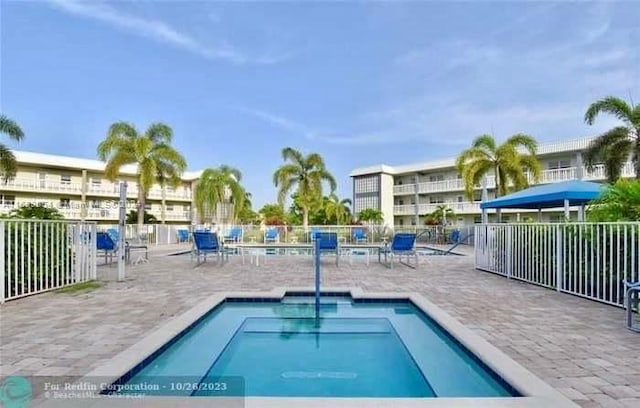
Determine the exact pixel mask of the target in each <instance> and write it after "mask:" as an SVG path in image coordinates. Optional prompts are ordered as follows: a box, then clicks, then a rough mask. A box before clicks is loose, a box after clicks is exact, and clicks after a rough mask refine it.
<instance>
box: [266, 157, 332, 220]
mask: <svg viewBox="0 0 640 408" xmlns="http://www.w3.org/2000/svg"><path fill="white" fill-rule="evenodd" d="M282 158H283V159H284V161H285V162H287V161H288V162H289V163H286V164H283V165H282V166H280V167H279V168H278V169H277V170H276V171H275V173H273V184H275V186H276V187H278V188H279V189H278V204H280V206H284V201H285V199H286V197H287V195H289V193H290V192H291V190H293V189H294V188H296V191H297V193H298V196H299V200H300V207H302V225H303V226H304V229H305V231H306V230H307V228H308V226H309V210H310V209H311V208H313V206H314V204H316V203H318V202H319V201H320V200H322V182H323V181H326V182H328V183H329V186H330V187H331V192H334V191H335V189H336V180H335V179H334V178H333V176H332V175H331V173H329V171H328V170H327V168H326V166H325V164H324V160H323V159H322V156H320V155H319V154H317V153H310V154H308V155H307V156H304V155H303V154H302V153H301V152H299V151H298V150H296V149H293V148H291V147H285V148H284V149H282Z"/></svg>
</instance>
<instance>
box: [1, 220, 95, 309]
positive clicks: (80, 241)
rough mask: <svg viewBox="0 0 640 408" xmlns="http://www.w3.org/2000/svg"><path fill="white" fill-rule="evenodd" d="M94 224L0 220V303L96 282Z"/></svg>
mask: <svg viewBox="0 0 640 408" xmlns="http://www.w3.org/2000/svg"><path fill="white" fill-rule="evenodd" d="M95 237H96V224H95V223H90V222H73V221H43V220H0V303H2V302H4V301H5V300H11V299H16V298H20V297H23V296H28V295H33V294H36V293H40V292H46V291H49V290H52V289H57V288H61V287H64V286H68V285H73V284H75V283H79V282H85V281H88V280H93V279H96V252H97V251H96V241H95Z"/></svg>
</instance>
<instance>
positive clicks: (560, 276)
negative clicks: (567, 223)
mask: <svg viewBox="0 0 640 408" xmlns="http://www.w3.org/2000/svg"><path fill="white" fill-rule="evenodd" d="M562 227H563V226H562V225H560V224H559V225H557V226H556V290H557V291H558V292H560V291H562V289H563V284H562V280H563V273H562V272H563V271H562V269H563V268H562V266H563V262H562Z"/></svg>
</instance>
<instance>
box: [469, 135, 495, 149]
mask: <svg viewBox="0 0 640 408" xmlns="http://www.w3.org/2000/svg"><path fill="white" fill-rule="evenodd" d="M471 146H472V147H477V148H480V149H486V150H488V151H489V152H495V150H496V141H495V139H494V138H493V136H491V135H487V134H484V135H480V136H478V137H476V138H475V139H474V140H473V142H472V143H471Z"/></svg>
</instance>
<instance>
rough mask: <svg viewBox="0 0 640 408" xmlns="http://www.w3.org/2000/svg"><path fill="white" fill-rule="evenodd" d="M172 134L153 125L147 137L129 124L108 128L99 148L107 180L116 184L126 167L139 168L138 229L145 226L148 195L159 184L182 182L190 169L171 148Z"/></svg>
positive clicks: (164, 127) (168, 129)
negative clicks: (182, 176)
mask: <svg viewBox="0 0 640 408" xmlns="http://www.w3.org/2000/svg"><path fill="white" fill-rule="evenodd" d="M172 139H173V131H172V130H171V128H170V127H169V126H167V125H165V124H164V123H153V124H151V126H149V128H148V129H147V130H146V132H145V133H138V131H137V130H136V128H135V127H134V126H133V125H132V124H130V123H127V122H116V123H114V124H112V125H111V126H110V127H109V131H108V132H107V137H106V138H105V139H104V140H103V141H102V142H100V144H99V145H98V157H99V158H100V159H101V160H103V161H106V162H107V166H106V168H105V177H106V178H107V179H109V180H111V181H115V180H116V179H117V178H118V176H119V173H120V168H121V167H122V166H124V165H126V164H137V166H138V174H137V178H138V228H139V229H141V227H142V225H143V224H144V208H145V201H146V198H147V193H148V192H149V189H151V186H153V184H154V183H155V182H157V181H158V175H159V174H162V175H163V176H162V177H163V178H164V179H167V180H172V179H175V178H179V177H180V175H182V173H183V172H184V170H185V169H186V167H187V162H186V161H185V159H184V157H182V155H181V154H180V153H179V152H178V151H177V150H175V149H174V148H173V147H172V146H171V140H172Z"/></svg>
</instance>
